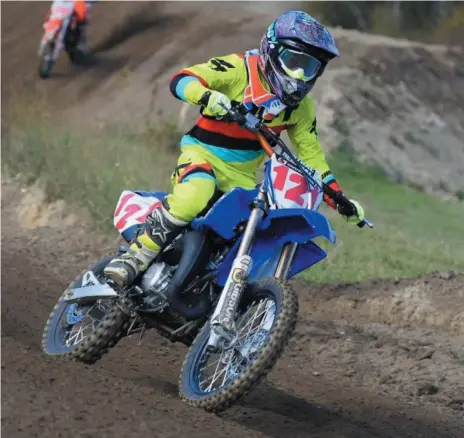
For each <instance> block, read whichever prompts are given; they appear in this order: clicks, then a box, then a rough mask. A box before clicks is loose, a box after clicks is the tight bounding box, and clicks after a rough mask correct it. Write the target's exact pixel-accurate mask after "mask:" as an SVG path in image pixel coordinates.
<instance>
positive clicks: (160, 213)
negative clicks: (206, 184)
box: [103, 203, 188, 287]
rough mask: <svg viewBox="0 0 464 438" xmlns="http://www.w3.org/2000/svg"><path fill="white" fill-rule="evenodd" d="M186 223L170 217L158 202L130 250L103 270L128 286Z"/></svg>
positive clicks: (114, 279) (119, 283) (117, 281)
mask: <svg viewBox="0 0 464 438" xmlns="http://www.w3.org/2000/svg"><path fill="white" fill-rule="evenodd" d="M187 224H188V222H184V221H181V220H179V219H176V218H175V217H174V216H172V214H170V213H169V211H168V210H167V209H166V208H165V207H164V205H163V204H161V203H160V204H159V206H157V207H156V208H154V209H153V211H152V212H151V213H150V214H149V215H148V216H147V218H146V219H145V226H144V231H143V233H141V234H140V235H139V236H138V237H137V238H136V239H135V242H134V243H132V245H131V246H130V248H129V251H127V252H126V253H124V254H122V255H121V256H119V257H116V258H115V259H113V260H112V261H111V262H110V263H109V264H108V265H107V266H106V268H105V269H104V271H103V272H104V274H105V275H106V276H107V277H108V278H109V279H111V280H113V281H114V282H115V283H116V284H117V285H118V286H119V287H129V286H131V285H132V284H133V283H134V280H135V279H136V278H137V276H138V275H140V274H141V273H142V272H144V271H145V270H146V269H147V268H148V266H149V265H150V263H151V262H152V261H153V260H154V259H155V257H156V256H157V255H158V254H159V252H160V251H161V249H162V248H164V247H165V246H166V245H168V244H169V243H171V242H172V241H173V240H174V238H175V237H176V236H177V235H178V234H179V232H180V230H181V229H182V228H183V227H185V226H186V225H187Z"/></svg>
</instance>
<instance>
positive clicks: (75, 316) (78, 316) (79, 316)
mask: <svg viewBox="0 0 464 438" xmlns="http://www.w3.org/2000/svg"><path fill="white" fill-rule="evenodd" d="M85 316H86V315H85V313H84V309H82V308H80V307H79V305H78V304H77V303H74V304H71V305H70V306H69V309H68V311H67V312H66V321H67V322H68V324H70V325H74V324H77V323H78V322H80V321H82V320H83V319H84V318H85Z"/></svg>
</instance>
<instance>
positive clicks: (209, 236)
mask: <svg viewBox="0 0 464 438" xmlns="http://www.w3.org/2000/svg"><path fill="white" fill-rule="evenodd" d="M229 117H230V118H231V120H233V121H235V122H237V123H238V124H239V125H241V126H242V127H245V128H247V129H249V130H250V131H252V132H254V133H255V134H256V136H257V137H258V139H259V141H260V143H261V145H262V147H263V148H264V149H265V151H266V152H267V154H268V155H269V156H270V159H269V160H268V161H267V163H266V166H265V176H264V180H263V182H262V183H261V184H259V185H258V186H257V188H256V189H254V190H245V189H243V188H235V189H233V190H231V191H230V192H228V193H226V194H224V195H223V196H222V197H221V198H220V199H219V200H218V201H217V202H216V203H215V204H214V205H213V206H212V207H211V208H210V209H209V211H208V212H207V213H206V214H205V215H204V216H201V217H198V218H196V219H195V220H194V221H193V222H192V223H191V225H190V227H189V228H188V229H186V230H185V231H184V232H183V233H182V234H181V235H179V236H178V238H177V239H176V240H175V241H173V242H172V243H171V244H170V245H169V246H168V247H166V248H165V249H164V250H163V251H162V252H161V253H160V254H159V255H158V257H157V258H156V259H155V260H154V262H153V263H152V265H151V266H150V267H149V268H148V269H147V271H145V273H144V274H143V275H142V276H141V277H140V278H138V280H137V281H136V282H135V284H134V285H133V286H132V287H129V288H127V289H118V288H117V286H116V285H114V284H112V283H111V281H110V280H108V279H106V278H105V277H104V276H103V269H104V267H105V266H106V265H107V263H108V262H109V261H110V260H111V259H112V258H113V257H108V258H105V259H103V260H101V261H100V262H98V263H96V264H95V265H93V266H92V267H91V268H90V269H88V270H87V271H85V272H84V273H83V274H82V275H80V276H79V277H78V278H77V279H76V280H75V281H74V282H73V283H72V284H71V285H70V286H69V288H68V289H67V290H66V291H65V292H64V294H63V295H62V297H61V298H60V300H59V301H58V303H57V304H56V306H55V308H54V309H53V312H52V313H51V315H50V317H49V319H48V322H47V324H46V326H45V330H44V335H43V350H44V352H45V353H47V354H49V355H62V356H67V357H70V358H73V359H75V360H78V361H81V362H84V363H87V364H91V363H94V362H96V361H97V360H98V359H99V358H100V357H101V356H102V355H103V354H104V353H106V352H107V351H108V350H109V349H110V348H111V347H114V346H115V345H116V344H117V342H118V341H119V340H120V339H121V338H122V337H124V336H127V335H130V334H132V333H136V332H138V333H140V336H142V334H143V332H144V331H145V330H146V329H149V328H155V329H156V330H157V331H158V332H159V333H160V334H161V335H163V336H165V337H167V338H168V339H170V340H171V341H173V342H182V343H184V344H186V345H189V346H190V349H189V352H188V354H187V356H186V358H185V361H184V365H183V368H182V371H181V374H180V380H179V392H180V396H181V398H182V399H183V400H185V401H186V402H187V403H189V404H190V405H193V406H198V407H201V408H204V409H205V410H207V411H214V412H218V411H221V410H224V409H226V408H227V407H229V406H230V405H231V404H232V403H234V402H235V401H236V400H237V399H238V398H240V397H241V396H243V395H244V394H245V393H246V392H247V391H248V390H250V389H251V388H252V387H253V386H254V385H256V384H257V383H258V382H259V380H260V379H261V378H262V377H264V376H265V375H266V374H267V373H268V372H269V371H270V370H271V369H272V367H273V366H274V365H275V363H276V361H277V359H278V358H279V357H280V355H281V354H282V351H283V349H284V347H285V346H286V344H287V343H288V340H289V338H290V336H291V335H292V332H293V330H294V328H295V324H296V320H297V313H298V298H297V295H296V293H295V291H294V290H293V289H292V287H291V285H290V284H289V283H288V280H289V279H290V278H292V277H293V276H295V275H296V274H298V273H299V272H301V271H303V270H304V269H307V268H309V267H310V266H313V265H314V264H316V263H318V262H320V261H321V260H322V259H323V258H324V257H325V256H326V252H325V251H324V250H322V249H321V248H320V247H319V246H317V245H316V244H315V243H314V242H313V239H315V238H316V237H319V236H322V237H324V238H326V239H327V240H328V241H329V242H331V243H335V232H334V231H333V229H332V228H331V226H330V224H329V222H328V220H327V219H326V217H325V216H324V215H322V214H321V213H319V212H318V211H317V209H318V207H319V205H320V204H321V201H322V197H323V194H324V192H325V193H327V194H328V195H329V196H331V197H332V198H334V200H335V201H336V202H337V203H338V204H341V205H346V204H347V203H349V201H348V199H346V198H345V197H344V196H343V195H342V194H341V193H339V192H333V191H332V190H330V188H329V187H326V186H325V185H324V184H323V183H321V182H320V178H319V176H318V175H317V174H316V172H315V170H313V169H310V168H308V167H307V166H306V165H304V164H303V163H302V162H300V161H299V160H298V159H297V158H295V156H294V155H293V154H292V153H291V151H290V150H289V149H288V147H287V146H286V145H285V143H284V142H283V141H282V140H281V139H280V138H279V137H278V136H276V135H275V134H274V133H273V132H272V131H271V130H270V129H269V128H267V127H266V126H264V125H263V124H261V123H260V121H259V120H258V119H257V118H256V117H255V116H253V115H252V114H250V113H248V112H247V111H246V110H245V109H244V107H241V106H239V107H236V108H234V109H229ZM271 145H272V147H271ZM165 196H166V193H163V192H132V191H125V192H123V193H122V194H121V197H120V199H119V202H118V205H117V207H116V211H115V215H114V224H115V227H116V228H117V229H118V231H119V232H120V233H121V235H122V236H123V238H124V239H125V240H126V241H127V242H130V241H132V240H133V239H134V238H135V237H136V234H137V232H139V231H140V229H141V227H142V224H143V223H144V220H145V217H146V215H147V214H148V213H149V211H150V209H151V208H153V205H155V204H156V203H157V202H159V201H160V200H162V199H163V198H164V197H165ZM366 224H367V225H368V226H370V227H372V224H370V223H369V222H368V221H367V220H365V221H363V222H361V223H359V224H358V226H360V227H362V226H364V225H366ZM123 251H127V248H126V247H121V248H120V252H123Z"/></svg>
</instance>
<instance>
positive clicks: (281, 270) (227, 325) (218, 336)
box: [208, 187, 298, 350]
mask: <svg viewBox="0 0 464 438" xmlns="http://www.w3.org/2000/svg"><path fill="white" fill-rule="evenodd" d="M268 208H269V207H268V203H267V199H266V192H265V191H264V189H263V188H262V187H261V189H260V191H259V193H258V196H257V197H256V199H255V200H254V205H253V209H252V210H251V214H250V218H249V220H248V223H247V225H246V228H245V231H244V232H243V239H242V242H241V243H240V246H239V249H238V251H237V256H236V257H235V260H234V262H233V263H232V268H231V270H230V273H229V277H228V278H227V281H226V284H225V285H224V288H223V290H222V293H221V296H220V297H219V301H218V303H217V305H216V308H215V310H214V312H213V314H212V316H211V319H210V326H211V332H210V336H209V340H208V348H209V349H211V350H216V349H217V348H218V346H219V344H220V343H221V342H223V341H226V343H227V344H229V345H231V344H232V343H233V341H234V333H235V313H236V311H237V308H238V305H239V303H240V299H241V297H242V293H243V290H244V289H245V286H246V284H247V280H248V275H249V273H250V271H251V268H252V265H253V260H252V259H251V257H250V255H249V254H250V252H251V248H252V245H253V239H254V237H255V232H256V228H257V226H258V224H259V223H260V222H261V220H262V218H263V216H264V215H265V214H266V212H267V209H268ZM297 248H298V244H296V243H287V244H286V245H284V247H283V249H282V253H281V255H280V259H279V262H278V264H277V268H276V271H275V274H274V276H275V277H276V278H278V279H286V278H287V276H288V272H289V271H290V268H291V265H292V262H293V259H294V257H295V254H296V251H297Z"/></svg>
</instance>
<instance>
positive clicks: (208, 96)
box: [200, 90, 232, 116]
mask: <svg viewBox="0 0 464 438" xmlns="http://www.w3.org/2000/svg"><path fill="white" fill-rule="evenodd" d="M200 103H201V105H203V106H204V107H205V109H206V111H205V115H211V116H224V115H226V114H227V111H226V110H225V109H224V108H223V107H222V106H221V105H225V106H226V107H227V108H230V107H231V105H232V103H231V101H230V99H229V98H228V97H227V96H226V95H225V94H222V93H220V92H219V91H215V90H209V91H207V92H206V93H204V94H203V96H201V99H200Z"/></svg>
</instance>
